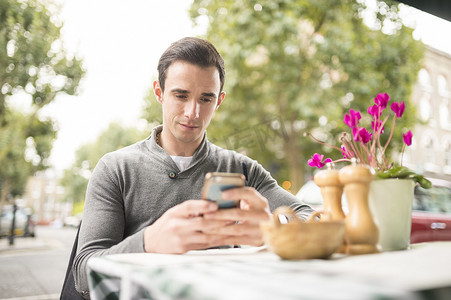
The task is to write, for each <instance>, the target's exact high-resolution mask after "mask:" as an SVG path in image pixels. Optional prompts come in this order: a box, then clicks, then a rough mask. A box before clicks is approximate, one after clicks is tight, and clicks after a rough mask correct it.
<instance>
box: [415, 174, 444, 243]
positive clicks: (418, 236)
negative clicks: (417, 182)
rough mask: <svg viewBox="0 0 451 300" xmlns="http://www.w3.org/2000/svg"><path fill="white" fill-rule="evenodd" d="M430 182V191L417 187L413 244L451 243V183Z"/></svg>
mask: <svg viewBox="0 0 451 300" xmlns="http://www.w3.org/2000/svg"><path fill="white" fill-rule="evenodd" d="M430 180H431V182H432V188H430V189H423V188H421V187H420V186H416V187H415V199H414V202H413V212H412V232H411V235H410V242H411V243H421V242H428V241H451V182H449V181H445V180H439V179H431V178H430Z"/></svg>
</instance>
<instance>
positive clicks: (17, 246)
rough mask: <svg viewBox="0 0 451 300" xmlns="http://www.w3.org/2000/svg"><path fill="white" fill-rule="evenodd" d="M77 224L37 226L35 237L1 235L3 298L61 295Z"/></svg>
mask: <svg viewBox="0 0 451 300" xmlns="http://www.w3.org/2000/svg"><path fill="white" fill-rule="evenodd" d="M75 234H76V229H75V228H52V227H50V226H38V227H36V237H35V238H30V237H27V238H22V237H19V238H16V239H15V243H14V246H9V243H8V242H9V241H8V239H6V238H2V239H0V299H9V300H12V299H20V300H25V299H29V300H37V299H39V300H53V299H59V296H60V292H61V288H62V285H63V281H64V276H65V274H66V268H67V263H68V261H69V256H70V251H71V249H72V244H73V241H74V238H75Z"/></svg>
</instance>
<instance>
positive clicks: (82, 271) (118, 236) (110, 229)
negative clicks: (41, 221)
mask: <svg viewBox="0 0 451 300" xmlns="http://www.w3.org/2000/svg"><path fill="white" fill-rule="evenodd" d="M161 130H162V126H158V127H156V128H154V129H153V131H152V134H151V136H150V137H148V138H147V139H145V140H143V141H141V142H138V143H136V144H134V145H131V146H128V147H126V148H123V149H121V150H118V151H115V152H112V153H108V154H106V155H105V156H104V157H102V158H101V159H100V161H99V162H98V164H97V166H96V167H95V169H94V172H93V173H92V176H91V178H90V180H89V184H88V188H87V191H86V202H85V207H84V212H83V222H82V225H81V228H80V236H79V241H78V252H77V256H76V258H75V260H74V264H73V272H74V278H75V286H76V289H77V290H78V291H79V292H81V291H87V290H88V282H87V270H86V263H87V261H88V259H89V258H90V257H93V256H102V255H107V254H116V253H134V252H144V237H143V232H144V228H145V227H146V226H148V225H151V224H152V223H153V222H155V221H156V220H157V219H158V218H159V217H160V216H161V215H162V214H163V213H164V212H165V211H166V210H168V209H169V208H171V207H173V206H175V205H177V204H179V203H181V202H183V201H185V200H188V199H200V198H201V197H200V196H201V189H202V185H203V181H204V176H205V174H206V173H207V172H233V173H243V174H245V175H247V176H246V177H247V179H246V186H251V187H254V188H255V189H256V190H257V191H259V192H260V193H261V194H262V195H263V196H264V197H266V198H267V199H268V201H269V206H270V208H271V211H272V210H274V209H275V208H277V207H279V206H282V205H287V206H291V207H292V208H294V209H295V210H296V211H297V214H298V215H299V216H301V217H303V218H306V217H307V216H308V215H310V213H311V212H312V209H311V208H310V207H309V206H307V205H304V204H302V203H300V201H299V200H298V199H297V198H296V197H294V196H293V195H292V194H290V193H289V192H287V191H285V190H284V189H283V188H281V187H280V186H279V185H278V184H277V182H276V181H275V180H274V179H273V178H272V177H271V175H270V174H269V173H268V172H267V171H266V170H265V169H264V168H263V167H262V166H261V165H260V164H258V163H257V162H256V161H255V160H251V159H250V158H248V157H246V156H244V155H241V154H239V153H236V152H234V151H230V150H225V149H222V148H220V147H218V146H216V145H214V144H212V143H210V142H209V141H208V140H207V138H206V134H205V136H204V139H203V141H202V143H201V145H200V146H199V148H198V149H197V150H196V152H195V153H194V156H193V159H192V161H191V163H190V165H189V166H188V167H187V169H186V170H184V171H183V172H180V171H179V169H178V167H177V165H176V164H175V163H174V161H173V160H172V158H171V157H170V156H169V154H168V153H167V152H166V151H165V150H164V149H162V148H161V147H160V146H158V144H157V143H156V142H155V137H156V133H158V132H160V131H161ZM171 172H173V174H171ZM169 174H171V175H172V176H170V175H169ZM174 174H175V175H176V177H175V178H171V177H174V176H173V175H174Z"/></svg>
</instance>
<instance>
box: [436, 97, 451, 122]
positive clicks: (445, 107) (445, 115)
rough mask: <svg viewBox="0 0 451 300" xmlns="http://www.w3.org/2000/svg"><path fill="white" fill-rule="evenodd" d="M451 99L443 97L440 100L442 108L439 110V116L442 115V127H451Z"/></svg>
mask: <svg viewBox="0 0 451 300" xmlns="http://www.w3.org/2000/svg"><path fill="white" fill-rule="evenodd" d="M449 105H450V101H449V100H448V99H446V98H443V99H442V100H441V101H440V110H439V116H440V125H441V126H442V128H449V127H451V118H450V114H449V112H450V109H449Z"/></svg>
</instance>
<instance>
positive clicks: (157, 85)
mask: <svg viewBox="0 0 451 300" xmlns="http://www.w3.org/2000/svg"><path fill="white" fill-rule="evenodd" d="M153 93H154V95H155V98H157V101H158V102H160V104H163V90H162V89H161V86H160V82H158V80H155V81H154V82H153Z"/></svg>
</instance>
